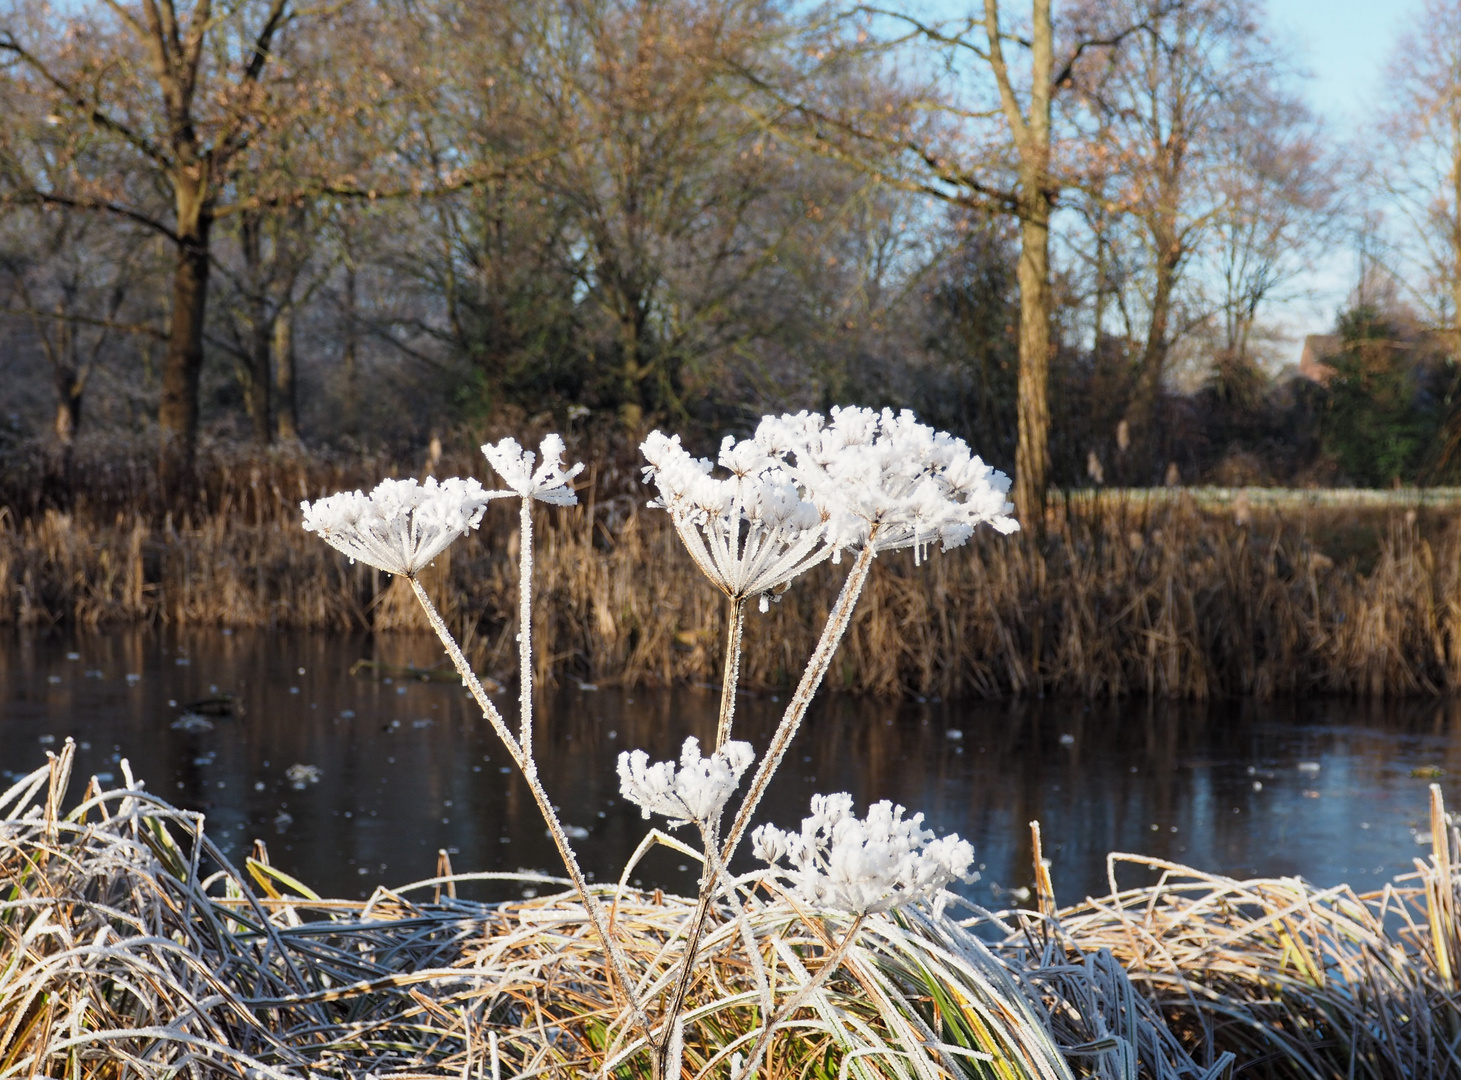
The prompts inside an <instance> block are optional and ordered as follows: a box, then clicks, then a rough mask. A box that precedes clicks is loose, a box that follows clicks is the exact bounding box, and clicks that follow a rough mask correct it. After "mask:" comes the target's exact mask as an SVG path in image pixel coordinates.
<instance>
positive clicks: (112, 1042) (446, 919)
mask: <svg viewBox="0 0 1461 1080" xmlns="http://www.w3.org/2000/svg"><path fill="white" fill-rule="evenodd" d="M73 749H74V748H73V747H72V746H70V745H68V746H67V747H66V749H65V750H64V751H63V752H62V754H60V755H59V756H57V755H51V757H50V761H49V764H48V765H47V766H45V767H43V768H41V769H39V770H37V771H36V772H35V773H32V774H31V775H30V776H29V777H27V778H25V779H23V780H21V781H20V782H18V784H17V785H16V786H15V787H14V788H12V789H11V790H10V791H8V792H6V793H5V794H4V795H0V881H3V886H4V889H3V893H0V897H3V898H0V942H3V944H0V1078H8V1077H18V1076H25V1077H35V1076H53V1077H63V1076H64V1077H106V1078H113V1077H115V1078H120V1077H123V1076H129V1077H138V1078H141V1080H152V1078H155V1077H156V1078H160V1077H164V1076H168V1077H171V1076H176V1075H183V1076H190V1077H199V1078H202V1077H215V1076H240V1075H242V1076H249V1077H281V1076H295V1077H303V1076H310V1077H341V1078H344V1077H364V1076H372V1077H380V1078H385V1077H400V1078H404V1077H408V1076H409V1077H428V1076H430V1077H477V1076H481V1077H485V1076H491V1077H493V1078H494V1080H495V1078H499V1077H502V1076H516V1077H520V1078H526V1077H533V1076H552V1077H570V1076H571V1077H579V1076H591V1075H610V1074H612V1075H614V1076H622V1077H631V1076H640V1075H647V1072H648V1069H647V1064H646V1062H645V1060H644V1058H645V1055H643V1054H642V1053H638V1049H639V1045H638V1044H637V1043H635V1042H634V1041H633V1039H632V1038H630V1037H627V1036H626V1035H625V1032H626V1030H628V1029H627V1027H626V1024H625V1021H626V1019H627V1012H626V1010H625V1006H624V1003H623V1001H622V1000H619V999H618V998H616V996H615V994H614V993H613V992H612V989H611V988H610V987H609V986H608V985H607V984H606V982H605V979H604V970H605V965H604V963H603V958H602V955H601V951H600V949H599V948H598V946H597V944H596V942H595V940H594V938H593V935H592V932H591V931H590V929H589V926H588V919H587V917H586V914H585V912H584V909H583V907H582V905H581V904H580V903H579V902H578V900H577V899H576V897H575V896H574V894H571V893H568V894H562V895H557V896H552V897H548V898H545V899H541V900H533V901H528V902H515V903H511V904H503V905H495V906H494V905H484V904H472V903H466V902H463V901H458V900H456V899H454V893H455V886H456V884H457V883H458V882H460V881H462V880H464V879H469V878H471V877H472V876H473V875H459V876H455V877H453V876H450V875H448V876H445V877H442V878H439V879H434V880H431V881H427V882H422V883H417V885H415V886H408V887H406V888H405V889H402V890H395V891H392V890H387V889H383V888H382V889H378V890H377V891H376V893H375V894H374V895H373V896H372V898H371V899H370V900H369V901H366V902H363V903H354V902H348V901H329V900H321V899H319V898H317V897H314V896H313V895H312V894H310V893H309V892H308V890H307V889H306V888H305V887H304V886H302V885H300V884H299V883H298V882H295V881H293V880H292V879H289V878H287V877H285V876H284V875H282V874H280V873H279V872H277V871H275V870H273V869H272V868H270V867H269V866H268V864H267V860H266V858H265V859H255V860H250V862H249V863H248V864H247V870H248V873H249V877H250V878H251V879H252V880H248V879H246V878H245V876H244V875H242V874H240V873H239V872H238V871H236V870H234V869H233V868H232V867H230V866H229V864H228V863H227V862H226V860H225V859H224V857H223V856H222V854H221V853H220V852H219V851H218V850H217V849H216V848H215V847H214V846H213V845H212V844H211V842H210V841H209V840H208V837H207V835H206V832H205V830H204V823H203V820H202V818H201V817H200V816H199V815H197V814H192V813H187V812H183V811H179V810H176V809H174V808H172V807H170V806H168V805H167V804H166V803H164V802H162V801H161V800H159V799H156V798H155V797H153V796H150V795H148V794H146V793H145V792H144V791H142V790H141V787H140V785H136V784H133V783H132V781H131V778H130V777H127V781H128V789H127V790H123V791H113V792H106V793H103V792H101V791H100V790H99V788H98V786H97V784H96V781H95V780H94V779H93V780H92V781H91V783H90V784H89V785H88V786H87V790H86V792H85V795H84V796H83V798H82V800H81V802H80V804H79V805H78V806H76V807H74V808H73V809H71V810H70V811H69V812H63V809H62V804H63V802H64V800H65V793H66V788H67V785H68V782H69V773H70V766H71V760H72V754H73ZM124 772H125V770H124ZM261 854H262V853H261ZM210 866H217V867H221V869H216V870H212V871H211V872H210V871H209V867H210ZM627 872H628V871H627V870H626V873H627ZM204 875H206V876H204ZM491 876H494V877H495V876H502V875H491ZM508 876H511V875H508ZM543 880H550V879H543ZM424 889H432V890H433V891H434V897H433V899H431V900H430V901H427V900H425V898H424V897H423V898H422V899H420V900H413V899H411V898H410V894H411V893H412V892H413V891H415V892H421V891H423V890H424ZM443 893H445V895H443ZM604 896H605V899H606V901H612V905H613V907H612V910H613V918H614V928H615V933H616V934H617V935H619V937H620V939H621V940H622V941H624V942H625V944H626V946H627V951H628V953H629V956H630V957H631V961H632V964H633V966H634V969H635V974H636V977H637V978H640V979H641V980H642V985H643V986H644V987H646V988H647V990H648V992H647V994H646V996H647V997H648V998H649V999H650V1000H651V1001H655V1000H659V1001H660V1004H661V1006H663V1000H662V999H663V998H664V997H666V996H667V995H668V991H669V990H670V988H671V986H672V984H673V980H674V977H675V975H676V973H677V969H676V966H675V960H676V953H677V948H676V947H677V944H678V943H679V942H682V941H683V933H684V931H685V928H686V924H687V923H688V922H689V920H690V917H691V913H692V910H693V904H692V903H691V902H690V901H686V900H681V899H678V898H673V897H664V896H661V895H660V894H658V893H656V894H655V895H653V896H648V895H644V894H640V893H637V892H632V891H626V890H624V889H623V887H622V883H621V885H620V887H619V889H618V890H617V891H616V890H614V889H613V888H612V887H609V888H606V889H605V890H604ZM739 897H740V899H739V900H738V902H737V907H736V909H735V910H732V909H731V908H730V907H728V906H725V905H722V906H721V907H720V908H719V909H718V910H717V913H716V917H717V918H718V920H719V922H720V925H719V927H718V928H717V929H714V930H712V932H711V933H710V935H709V936H708V937H707V938H706V939H705V941H704V943H703V945H702V951H701V957H702V958H701V960H700V961H699V963H698V964H697V969H696V970H697V978H696V980H695V981H694V982H693V983H692V986H691V995H690V999H689V1000H690V1008H689V1010H688V1012H687V1014H686V1017H687V1020H690V1021H693V1023H692V1024H691V1025H690V1029H689V1033H688V1034H687V1039H686V1047H685V1058H684V1072H683V1076H684V1077H686V1078H689V1077H710V1076H726V1075H729V1068H730V1064H731V1061H730V1055H731V1054H732V1053H734V1052H736V1051H737V1050H740V1051H742V1052H743V1051H744V1050H745V1049H746V1048H747V1046H748V1045H749V1044H750V1042H751V1041H753V1040H754V1038H755V1037H756V1032H757V1023H758V1020H757V1017H758V1012H759V1014H760V1015H761V1016H764V1015H766V1013H767V1008H766V1006H767V1004H769V1005H770V1006H771V1007H773V1008H775V1009H777V1010H778V1011H779V1012H781V1013H783V1014H784V1021H785V1022H784V1024H783V1025H782V1026H781V1027H780V1028H779V1029H778V1031H777V1034H776V1036H775V1038H774V1039H773V1041H772V1044H771V1051H770V1054H769V1056H768V1057H767V1058H766V1059H765V1063H764V1067H763V1069H762V1071H761V1073H760V1075H761V1076H763V1077H766V1078H767V1080H776V1078H789V1077H832V1076H836V1077H839V1078H846V1077H849V1076H852V1077H859V1078H867V1080H872V1078H876V1077H909V1078H913V1077H916V1078H919V1080H936V1078H939V1077H944V1076H969V1077H991V1078H992V1077H998V1078H1007V1080H1066V1078H1073V1077H1075V1076H1077V1075H1080V1076H1086V1075H1091V1076H1103V1077H1111V1078H1113V1080H1114V1078H1115V1077H1118V1076H1123V1077H1124V1076H1135V1072H1134V1071H1132V1070H1134V1069H1136V1068H1137V1067H1140V1068H1141V1069H1142V1070H1143V1075H1145V1076H1149V1077H1151V1078H1152V1080H1216V1078H1218V1077H1220V1076H1224V1075H1227V1072H1228V1067H1229V1065H1230V1063H1231V1062H1230V1059H1229V1058H1227V1057H1225V1056H1222V1055H1218V1057H1217V1058H1216V1060H1214V1061H1213V1062H1211V1063H1210V1064H1203V1065H1199V1064H1198V1063H1197V1061H1195V1060H1194V1058H1193V1056H1192V1055H1190V1054H1189V1053H1188V1052H1187V1051H1186V1049H1184V1047H1183V1046H1182V1045H1181V1043H1180V1042H1179V1041H1178V1039H1177V1038H1176V1037H1175V1036H1174V1035H1173V1034H1172V1033H1171V1032H1170V1031H1169V1030H1168V1029H1167V1027H1166V1026H1165V1025H1164V1023H1163V1022H1162V1019H1161V1017H1160V1016H1159V1014H1158V1013H1157V1012H1156V1011H1155V1010H1154V1009H1152V1008H1151V1007H1150V1006H1149V1005H1147V1004H1146V1003H1145V1002H1144V1001H1143V1000H1142V999H1141V998H1140V997H1139V996H1137V995H1136V994H1135V992H1134V991H1133V988H1132V984H1131V982H1130V981H1129V980H1128V978H1127V976H1126V973H1125V971H1124V970H1123V969H1122V967H1121V965H1120V964H1119V963H1117V962H1116V961H1115V960H1114V959H1113V958H1112V957H1111V954H1110V953H1109V952H1096V953H1092V954H1090V955H1077V954H1075V953H1073V952H1071V953H1066V954H1062V955H1061V956H1059V957H1058V958H1056V959H1055V960H1054V961H1053V962H1051V963H1031V962H1030V961H1029V959H1028V956H1027V955H1025V954H1026V953H1027V952H1028V950H1020V949H1010V950H1005V955H997V954H996V952H995V951H992V950H991V949H990V948H989V947H987V946H985V945H983V944H982V943H981V942H980V941H979V939H978V938H977V937H975V936H974V935H973V934H972V933H971V932H970V931H969V930H968V929H967V928H966V927H964V926H961V925H960V924H959V923H958V922H955V921H954V920H953V919H951V918H949V917H946V916H944V915H941V914H938V913H935V912H931V911H912V912H909V913H907V914H906V916H904V917H900V919H899V920H898V921H894V920H892V919H890V918H884V917H873V918H872V919H871V920H869V921H868V923H866V924H865V927H864V929H863V931H862V933H861V935H860V936H859V938H858V939H857V942H856V944H855V945H854V946H853V947H852V948H851V949H848V950H846V951H845V952H843V953H842V959H841V960H840V961H839V962H838V964H837V967H836V968H835V970H833V971H831V972H829V973H827V974H829V975H830V977H829V978H826V979H825V981H822V982H821V984H820V986H819V987H816V986H815V983H816V981H817V978H818V976H819V969H820V968H821V966H822V965H823V964H826V963H828V962H829V957H830V956H831V955H832V954H833V953H834V951H835V946H834V939H836V938H837V937H839V936H840V935H841V934H842V932H843V930H844V927H843V926H842V925H841V924H839V923H838V922H837V921H836V920H828V919H825V918H824V917H821V916H817V915H813V914H811V913H808V912H806V911H804V910H801V909H799V908H798V907H797V906H796V904H795V903H794V902H793V901H792V900H790V898H788V897H787V896H785V895H783V894H780V893H779V892H778V891H777V890H776V889H775V888H774V886H761V887H754V886H753V887H748V888H746V889H743V890H742V891H741V893H740V894H739ZM972 921H973V922H976V923H984V924H988V925H991V926H995V927H1002V926H1003V925H1004V924H1000V923H997V922H995V921H994V917H993V916H991V915H989V914H987V913H977V914H976V917H975V919H974V920H972ZM1006 929H1007V928H1006ZM748 935H749V936H750V938H751V939H752V941H753V942H754V948H755V951H756V955H757V956H758V957H759V958H760V960H759V962H760V964H761V966H762V968H763V970H764V973H765V975H766V976H767V978H768V979H769V989H763V990H759V991H758V989H757V978H753V973H752V971H751V970H750V969H749V965H748V962H747V957H748V956H749V955H750V954H749V952H748V951H747V949H746V948H743V945H742V943H743V942H745V941H746V939H747V936H748ZM813 990H814V992H813ZM768 993H769V994H770V1000H769V1002H768V1001H767V999H766V997H765V996H764V995H765V994H768ZM1209 1056H1210V1055H1209ZM606 1059H608V1060H607V1064H605V1060H606Z"/></svg>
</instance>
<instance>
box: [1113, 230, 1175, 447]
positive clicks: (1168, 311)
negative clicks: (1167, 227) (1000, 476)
mask: <svg viewBox="0 0 1461 1080" xmlns="http://www.w3.org/2000/svg"><path fill="white" fill-rule="evenodd" d="M1157 251H1158V256H1157V265H1156V282H1155V286H1154V288H1153V290H1152V311H1151V321H1150V322H1149V323H1148V324H1147V333H1146V345H1145V347H1144V348H1143V349H1142V353H1141V369H1140V370H1139V371H1138V372H1137V376H1136V387H1135V389H1134V390H1133V391H1132V395H1131V402H1130V403H1129V404H1128V405H1127V407H1126V417H1125V419H1126V425H1127V428H1128V430H1130V432H1131V437H1132V440H1133V441H1134V442H1135V443H1136V447H1137V454H1136V465H1137V467H1138V468H1147V469H1148V471H1150V469H1151V468H1153V467H1155V465H1156V464H1157V463H1156V462H1154V461H1151V460H1148V459H1149V458H1150V455H1151V454H1152V453H1153V452H1155V449H1156V432H1155V427H1156V413H1157V399H1158V398H1159V397H1160V396H1161V392H1162V375H1163V372H1164V370H1165V368H1166V366H1167V347H1168V340H1167V337H1168V330H1169V327H1170V324H1171V317H1172V297H1173V295H1174V293H1175V291H1176V288H1177V266H1178V263H1179V262H1180V260H1181V254H1182V253H1181V249H1180V247H1179V245H1178V244H1177V243H1176V242H1175V241H1171V240H1168V239H1166V238H1165V237H1162V236H1158V237H1157Z"/></svg>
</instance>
